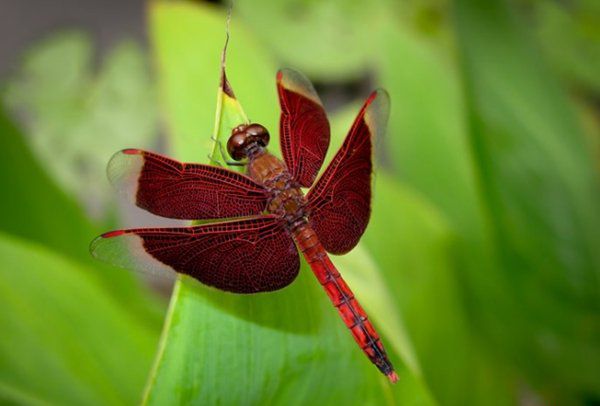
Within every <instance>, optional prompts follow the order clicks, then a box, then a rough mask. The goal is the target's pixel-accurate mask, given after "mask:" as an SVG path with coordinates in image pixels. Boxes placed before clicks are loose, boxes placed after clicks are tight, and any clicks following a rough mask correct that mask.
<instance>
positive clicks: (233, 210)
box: [108, 149, 268, 220]
mask: <svg viewBox="0 0 600 406" xmlns="http://www.w3.org/2000/svg"><path fill="white" fill-rule="evenodd" d="M108 178H109V180H110V182H111V183H112V184H113V185H114V186H115V188H116V189H117V190H118V191H120V192H122V193H123V194H124V195H125V196H126V197H127V198H128V199H129V200H130V201H132V202H133V203H135V204H136V205H138V206H139V207H141V208H142V209H145V210H148V211H149V212H151V213H153V214H156V215H159V216H162V217H169V218H173V219H183V220H203V219H213V218H226V217H241V216H250V215H257V214H260V213H262V212H263V211H264V209H265V207H266V205H267V199H268V194H267V191H266V190H265V189H264V188H263V187H262V186H261V185H259V184H258V183H256V182H255V181H253V180H252V179H250V178H249V177H247V176H245V175H242V174H241V173H238V172H233V171H230V170H228V169H224V168H220V167H216V166H210V165H202V164H189V163H182V162H178V161H175V160H173V159H170V158H167V157H165V156H162V155H158V154H154V153H152V152H148V151H142V150H139V149H125V150H123V151H120V152H117V153H116V154H115V155H114V156H113V157H112V158H111V160H110V162H109V164H108Z"/></svg>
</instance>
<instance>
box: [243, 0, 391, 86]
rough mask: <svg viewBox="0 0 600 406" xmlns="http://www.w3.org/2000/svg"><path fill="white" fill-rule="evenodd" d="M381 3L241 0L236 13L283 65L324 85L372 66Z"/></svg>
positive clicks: (356, 0) (359, 72)
mask: <svg viewBox="0 0 600 406" xmlns="http://www.w3.org/2000/svg"><path fill="white" fill-rule="evenodd" d="M381 12H382V7H381V5H380V1H372V2H370V4H369V6H368V7H365V3H364V2H363V1H359V0H335V1H310V0H300V1H297V0H285V1H276V2H273V1H269V0H258V1H257V0H252V1H248V0H242V1H238V2H236V3H235V6H234V13H239V14H240V16H241V17H242V19H243V21H244V22H245V23H246V24H248V26H249V27H252V28H253V32H255V33H256V35H257V36H258V37H259V38H260V39H261V41H262V42H264V43H265V44H266V45H267V46H268V48H269V49H271V50H272V51H273V53H274V54H275V56H276V57H277V58H278V60H280V61H281V62H280V63H281V64H283V65H284V66H289V67H293V68H295V69H299V70H301V71H303V72H304V73H306V74H307V75H309V76H311V77H315V78H318V79H320V80H329V81H338V82H339V81H340V80H344V79H346V80H348V79H355V78H358V77H361V76H362V75H364V72H365V70H366V69H367V68H369V67H371V65H372V57H373V53H374V48H373V43H374V39H375V38H376V33H377V30H378V28H379V24H378V17H379V14H380V13H381Z"/></svg>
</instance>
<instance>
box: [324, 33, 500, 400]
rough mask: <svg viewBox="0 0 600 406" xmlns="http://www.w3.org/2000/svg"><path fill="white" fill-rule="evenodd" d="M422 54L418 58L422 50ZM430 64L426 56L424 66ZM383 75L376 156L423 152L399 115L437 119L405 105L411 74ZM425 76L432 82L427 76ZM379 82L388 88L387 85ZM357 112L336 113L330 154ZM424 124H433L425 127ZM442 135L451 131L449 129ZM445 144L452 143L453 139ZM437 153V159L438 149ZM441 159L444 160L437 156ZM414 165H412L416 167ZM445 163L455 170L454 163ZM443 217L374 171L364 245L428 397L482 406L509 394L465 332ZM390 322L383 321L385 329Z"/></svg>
mask: <svg viewBox="0 0 600 406" xmlns="http://www.w3.org/2000/svg"><path fill="white" fill-rule="evenodd" d="M394 38H395V37H394ZM396 44H397V46H398V48H397V50H398V52H404V54H402V53H401V54H400V57H399V58H400V59H402V61H403V64H405V65H407V66H412V67H411V68H410V69H411V70H412V69H417V70H418V71H419V72H421V73H422V74H423V75H426V74H427V73H428V72H430V70H428V67H427V62H424V61H423V62H421V63H422V64H424V65H425V66H417V62H416V61H415V59H416V60H419V58H418V57H417V55H415V54H412V53H411V52H408V50H409V49H410V48H405V47H403V42H396ZM416 49H417V48H414V50H416ZM421 51H422V48H421ZM419 55H421V56H422V52H421V53H420V54H419ZM387 57H389V56H387ZM395 60H396V57H395V56H394V57H392V60H391V62H387V63H392V64H393V63H395ZM429 60H430V59H425V61H429ZM413 65H414V66H413ZM389 67H390V68H391V66H389ZM384 72H385V71H384ZM384 77H387V78H389V79H390V83H389V84H390V88H389V90H390V96H391V105H392V115H391V117H390V122H391V123H393V125H392V127H391V128H390V130H389V131H388V133H389V134H388V135H387V137H385V138H384V139H379V140H376V142H375V144H376V149H377V151H376V155H384V156H385V152H387V151H386V150H385V146H386V144H388V143H390V144H391V145H392V146H394V147H396V146H397V145H398V144H400V140H399V139H402V140H401V141H402V142H401V143H402V145H404V146H406V148H409V150H411V149H412V150H414V151H415V153H416V152H417V151H419V149H420V148H423V150H425V149H426V146H425V145H421V144H420V142H419V141H412V140H405V139H404V138H407V137H416V136H419V137H427V136H430V137H431V136H433V135H434V134H428V133H426V132H424V133H421V132H420V129H418V128H417V127H410V126H407V125H406V123H407V122H410V121H403V120H401V119H399V118H398V116H397V115H398V114H402V113H404V114H403V117H404V118H406V116H409V117H412V116H413V115H414V117H415V119H416V117H425V116H426V115H427V114H428V115H429V116H430V117H432V116H434V115H435V114H432V107H431V106H430V105H424V104H419V105H418V106H421V108H423V109H426V111H425V112H420V111H418V107H414V106H413V107H411V106H409V105H410V104H411V103H409V102H408V101H407V100H405V98H407V97H408V100H410V92H409V91H408V90H409V89H410V87H411V86H414V87H418V86H417V85H411V83H410V82H412V81H414V80H415V78H410V79H409V77H408V75H407V77H406V79H405V78H404V75H401V77H400V78H399V77H398V75H396V76H395V77H394V76H392V75H389V76H384ZM428 79H429V80H430V81H431V80H432V78H428ZM384 84H386V85H387V83H386V82H384ZM399 85H401V86H399ZM401 90H404V91H401ZM407 93H408V96H407ZM440 93H442V91H441V90H440ZM398 105H400V107H398ZM359 107H360V105H358V104H357V105H355V106H350V107H348V108H346V109H344V110H343V111H342V112H340V113H339V114H337V115H336V116H335V119H334V120H333V122H332V146H331V147H332V149H333V150H334V151H335V150H336V148H337V146H338V145H340V144H341V142H342V139H343V136H344V135H345V134H346V132H347V131H348V129H349V128H350V125H351V123H352V120H353V119H354V116H355V114H356V112H357V111H358V109H359ZM405 109H406V110H405ZM407 110H408V111H407ZM412 112H414V113H412ZM446 118H448V117H446ZM438 120H441V118H440V119H438ZM415 124H416V122H415ZM424 125H433V124H432V123H430V122H424ZM436 125H437V124H436ZM446 130H447V131H448V133H450V132H451V131H452V130H451V129H446ZM417 131H419V132H418V133H417ZM399 134H402V136H399ZM446 142H447V143H448V144H450V143H451V140H447V141H446ZM463 142H464V141H463ZM458 147H460V146H458ZM463 147H464V145H463ZM452 148H454V151H452ZM447 150H450V151H448V152H449V154H451V153H456V152H455V151H456V150H457V146H453V147H448V148H447ZM394 151H399V149H398V150H394ZM458 151H460V149H458ZM420 152H422V151H420ZM439 152H440V155H442V154H441V151H439ZM381 153H383V154H381ZM402 154H403V156H405V155H407V154H408V153H407V152H406V151H402ZM459 156H460V154H459ZM387 157H388V156H386V158H387ZM438 158H439V159H441V156H440V157H438ZM446 159H447V160H446V161H442V162H438V164H440V165H443V164H446V165H449V164H450V163H452V162H454V160H453V159H452V158H448V157H446ZM400 162H404V161H402V160H401V161H400ZM411 163H412V162H410V163H408V165H410V164H411ZM417 164H418V163H417V161H416V160H414V165H415V166H416V165H417ZM460 164H462V163H460ZM449 166H450V168H452V166H451V165H449ZM426 170H428V171H430V173H435V171H436V170H439V168H437V169H435V170H431V169H429V168H426ZM449 170H451V169H449ZM407 172H408V171H407ZM404 175H405V177H406V178H408V180H409V181H410V182H411V184H414V185H415V186H417V187H421V189H422V190H423V191H424V192H430V190H428V189H427V186H429V185H428V184H427V183H426V182H421V181H422V178H421V176H420V175H424V172H422V171H419V170H416V171H414V172H413V173H409V174H404ZM431 192H432V193H431V194H430V196H431V198H432V199H437V201H438V203H439V204H440V205H441V207H443V208H445V209H448V212H449V213H451V212H452V207H449V206H450V205H449V206H446V205H444V203H445V202H449V199H447V198H446V197H444V196H440V195H439V194H438V192H437V191H434V190H431ZM465 195H466V193H465ZM467 196H468V195H467ZM455 197H456V198H460V195H458V193H457V194H456V196H455ZM438 198H439V199H438ZM448 220H449V219H448V217H444V216H443V215H442V213H441V212H440V211H439V210H438V209H437V207H434V206H433V205H432V204H431V203H430V202H429V201H427V200H426V199H425V198H424V197H423V195H419V194H418V193H416V191H415V190H414V189H411V188H410V187H408V185H407V184H404V183H398V182H396V181H394V179H393V178H392V177H391V176H390V174H389V173H387V172H386V171H385V170H384V169H383V168H381V169H378V168H376V172H375V187H374V192H373V210H372V214H371V221H370V223H369V227H368V228H367V231H366V233H365V236H364V237H363V242H364V244H365V245H366V247H367V248H368V251H369V252H370V253H371V255H372V257H373V259H374V260H375V262H376V263H377V265H378V266H379V267H380V270H381V272H382V275H383V278H384V281H385V285H386V286H387V288H388V290H389V292H390V297H391V298H393V299H392V300H393V303H392V305H389V307H388V309H393V308H396V309H398V312H399V313H400V315H401V316H400V318H401V319H402V320H403V321H404V325H405V326H406V331H407V333H408V338H409V340H410V342H412V343H413V347H414V355H412V356H410V357H409V356H404V359H407V360H410V359H411V358H416V359H417V362H418V365H419V368H420V370H421V371H422V375H423V379H424V381H425V382H426V384H427V386H428V388H430V391H431V394H432V396H433V397H434V398H435V399H436V400H438V401H439V402H440V403H442V404H455V405H463V404H480V403H482V402H485V401H486V399H489V398H490V397H494V398H495V399H500V397H499V396H498V394H499V393H510V392H509V391H507V390H506V389H507V388H506V387H505V383H504V381H502V380H499V379H498V378H499V377H500V374H499V373H498V371H499V370H501V369H502V368H503V367H502V366H501V365H500V362H497V361H496V362H495V363H493V364H492V361H490V359H489V358H488V357H487V356H486V355H484V354H483V353H482V352H481V351H480V350H479V348H477V347H476V344H475V342H474V338H473V337H472V335H471V333H470V331H469V325H468V320H467V316H466V309H465V308H464V304H463V303H462V301H463V300H464V298H463V295H464V292H463V290H462V289H461V287H460V286H458V284H457V280H458V279H459V277H460V276H459V274H458V273H457V272H456V258H455V256H456V248H457V247H460V246H459V245H458V244H457V233H456V231H455V230H454V229H453V228H452V227H451V225H450V222H449V221H448ZM455 221H458V219H455ZM463 231H464V229H463ZM389 311H390V310H388V312H389ZM376 314H378V313H375V315H376ZM388 324H389V323H388V322H386V323H385V324H383V325H382V328H385V326H387V325H388ZM441 337H443V339H441ZM475 348H477V349H475ZM401 353H402V352H401ZM484 373H485V374H484ZM494 375H495V376H494ZM505 375H506V374H503V376H502V378H503V379H506V378H505ZM508 396H510V395H508ZM499 404H509V402H503V403H502V402H501V401H500V400H499Z"/></svg>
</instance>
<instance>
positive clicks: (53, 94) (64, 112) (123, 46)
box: [4, 31, 157, 218]
mask: <svg viewBox="0 0 600 406" xmlns="http://www.w3.org/2000/svg"><path fill="white" fill-rule="evenodd" d="M93 56H94V55H93V47H92V42H91V40H90V39H89V38H88V37H87V36H85V35H84V34H82V33H80V32H77V31H71V32H63V33H58V34H54V35H52V36H50V37H49V38H47V39H44V40H43V41H41V42H40V43H38V44H36V45H34V46H33V47H32V48H31V49H30V50H29V51H28V52H26V53H25V58H24V63H23V66H22V68H21V70H20V71H19V72H18V74H17V75H16V76H15V77H14V78H12V79H11V80H10V81H9V83H8V86H7V93H6V95H5V97H4V100H5V102H6V103H7V105H9V106H11V107H12V109H13V110H14V111H16V112H18V113H19V116H20V117H23V118H25V119H24V120H22V122H23V127H24V128H26V129H27V134H28V135H29V141H30V142H31V145H32V147H33V150H34V152H35V154H36V156H37V157H39V158H40V161H41V162H42V165H43V166H44V167H45V168H46V170H47V171H48V173H49V174H50V175H51V176H52V178H53V179H54V180H55V181H56V182H57V183H58V184H59V185H60V186H61V187H62V188H63V189H64V190H66V191H67V192H68V193H69V194H71V195H73V196H76V197H78V198H79V200H80V201H82V202H83V203H84V204H85V207H86V208H87V209H88V211H89V212H90V213H91V214H92V215H93V216H94V217H96V218H101V217H103V215H104V213H105V210H106V206H107V205H108V202H109V201H112V200H113V199H112V196H113V194H112V190H111V189H110V187H109V183H108V182H101V181H99V180H100V179H105V178H106V176H105V173H106V162H107V161H108V159H109V158H110V157H111V156H112V154H113V153H114V152H115V151H117V150H118V149H120V148H123V145H124V144H125V145H126V146H136V147H138V148H140V147H144V146H148V145H150V142H151V137H152V136H154V135H156V132H157V119H156V102H155V97H154V89H153V86H152V84H151V81H150V76H149V72H148V67H147V63H146V60H145V55H144V54H143V51H142V50H141V49H140V47H139V45H137V44H136V43H135V42H131V41H124V42H121V43H119V44H118V45H117V46H116V47H115V48H114V49H112V50H110V52H109V53H108V54H107V56H106V58H105V59H104V60H103V64H102V67H101V70H100V71H99V72H98V73H95V72H93Z"/></svg>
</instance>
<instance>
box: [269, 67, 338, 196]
mask: <svg viewBox="0 0 600 406" xmlns="http://www.w3.org/2000/svg"><path fill="white" fill-rule="evenodd" d="M277 92H278V94H279V104H280V106H281V118H280V121H279V134H280V137H281V152H282V154H283V158H284V159H285V163H286V164H287V167H288V170H289V171H290V173H291V174H292V177H293V179H295V180H296V181H297V182H298V183H299V184H300V185H302V186H304V187H310V186H311V185H312V184H313V182H314V180H315V178H316V177H317V174H318V173H319V169H321V165H323V160H324V159H325V154H327V148H328V147H329V121H328V120H327V115H326V114H325V109H324V108H323V105H322V103H321V100H320V99H319V96H318V95H317V92H316V91H315V89H314V88H313V85H312V84H311V83H310V81H309V80H308V79H307V78H306V77H304V75H302V74H301V73H299V72H296V71H293V70H290V69H284V70H280V71H279V72H278V73H277Z"/></svg>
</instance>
